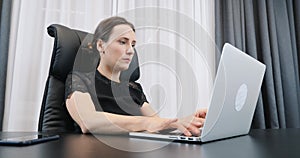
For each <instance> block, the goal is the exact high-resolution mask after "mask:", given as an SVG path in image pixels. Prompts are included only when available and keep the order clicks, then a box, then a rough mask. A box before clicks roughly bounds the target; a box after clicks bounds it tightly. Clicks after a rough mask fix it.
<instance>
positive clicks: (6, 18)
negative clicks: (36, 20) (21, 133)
mask: <svg viewBox="0 0 300 158" xmlns="http://www.w3.org/2000/svg"><path fill="white" fill-rule="evenodd" d="M11 4H12V2H11V0H0V17H1V19H0V63H1V64H0V131H2V122H3V114H4V103H5V85H6V84H5V83H6V69H7V59H8V44H9V30H10V15H11Z"/></svg>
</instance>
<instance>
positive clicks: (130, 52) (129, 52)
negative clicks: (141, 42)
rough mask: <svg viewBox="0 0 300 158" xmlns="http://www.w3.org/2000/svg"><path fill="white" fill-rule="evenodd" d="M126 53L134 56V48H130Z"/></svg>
mask: <svg viewBox="0 0 300 158" xmlns="http://www.w3.org/2000/svg"><path fill="white" fill-rule="evenodd" d="M126 53H127V54H129V55H131V54H133V53H134V48H133V47H132V46H129V47H128V49H127V51H126Z"/></svg>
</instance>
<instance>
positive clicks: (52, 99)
mask: <svg viewBox="0 0 300 158" xmlns="http://www.w3.org/2000/svg"><path fill="white" fill-rule="evenodd" d="M47 31H48V34H49V35H50V36H51V37H53V38H54V46H53V50H52V57H51V62H50V68H49V73H48V78H47V81H46V85H45V89H44V95H43V100H42V105H41V110H40V117H39V124H38V131H42V132H45V131H47V132H80V131H81V130H80V129H79V127H78V126H77V125H76V123H75V122H74V121H73V119H72V118H71V116H70V115H69V113H68V111H67V108H66V105H65V81H66V78H67V75H68V74H69V73H70V72H71V71H72V70H73V69H76V71H82V72H89V71H96V67H97V64H98V62H99V58H100V56H99V53H98V52H96V51H95V50H94V51H93V52H92V55H91V54H90V55H87V54H85V53H86V51H87V49H86V47H85V46H84V45H86V44H87V43H89V42H91V40H92V37H93V35H92V34H90V33H87V32H84V31H80V30H75V29H71V28H68V27H66V26H63V25H59V24H52V25H50V26H49V27H48V28H47ZM88 51H91V50H88ZM135 51H136V50H135ZM76 56H77V57H76ZM75 57H76V58H75ZM97 57H98V58H97ZM90 59H91V60H92V61H93V62H87V63H88V64H87V65H85V66H83V67H76V66H75V65H74V62H75V60H76V62H82V61H84V60H90ZM95 61H96V64H95ZM84 62H86V61H84ZM89 64H90V65H89ZM139 76H140V71H139V63H138V56H137V53H134V56H133V59H132V62H131V64H130V65H129V68H128V70H126V71H124V72H122V73H121V80H127V81H128V80H129V81H136V80H137V79H138V78H139Z"/></svg>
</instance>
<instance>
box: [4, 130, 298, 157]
mask: <svg viewBox="0 0 300 158" xmlns="http://www.w3.org/2000/svg"><path fill="white" fill-rule="evenodd" d="M28 134H30V133H20V132H15V133H11V132H2V133H0V136H1V137H2V138H7V137H12V136H20V135H28ZM100 140H101V141H100ZM100 157H103V158H110V157H120V158H128V157H133V158H139V157H142V158H248V157H249V158H279V157H280V158H286V157H288V158H292V157H300V129H279V130H251V132H250V133H249V135H246V136H240V137H235V138H231V139H225V140H220V141H215V142H209V143H204V144H186V143H176V142H172V143H170V142H164V141H155V140H144V139H137V138H129V137H125V136H93V135H82V134H63V135H61V138H60V139H59V140H55V141H50V142H45V143H41V144H36V145H31V146H25V147H13V146H0V158H100Z"/></svg>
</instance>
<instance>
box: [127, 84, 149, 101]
mask: <svg viewBox="0 0 300 158" xmlns="http://www.w3.org/2000/svg"><path fill="white" fill-rule="evenodd" d="M129 87H130V88H131V89H132V90H131V97H132V98H133V100H134V101H135V102H136V103H137V104H138V105H140V106H142V105H143V104H144V103H145V102H147V103H148V101H147V98H146V95H145V94H144V91H143V88H142V86H141V85H140V84H139V83H137V82H130V83H129Z"/></svg>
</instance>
